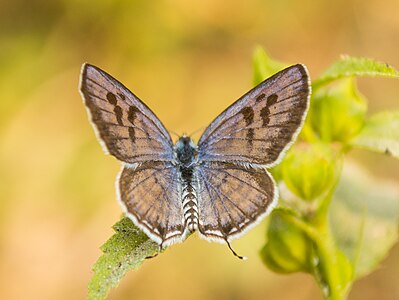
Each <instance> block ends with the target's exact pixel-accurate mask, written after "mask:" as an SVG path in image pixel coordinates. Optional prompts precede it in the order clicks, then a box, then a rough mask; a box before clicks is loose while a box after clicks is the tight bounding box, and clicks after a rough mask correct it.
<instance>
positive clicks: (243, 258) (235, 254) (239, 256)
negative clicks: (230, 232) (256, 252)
mask: <svg viewBox="0 0 399 300" xmlns="http://www.w3.org/2000/svg"><path fill="white" fill-rule="evenodd" d="M226 243H227V246H229V249H230V250H231V252H233V254H234V256H236V257H238V258H239V259H242V260H247V259H248V258H247V257H246V256H241V255H238V254H237V252H235V251H234V250H233V248H231V245H230V243H229V241H228V240H226Z"/></svg>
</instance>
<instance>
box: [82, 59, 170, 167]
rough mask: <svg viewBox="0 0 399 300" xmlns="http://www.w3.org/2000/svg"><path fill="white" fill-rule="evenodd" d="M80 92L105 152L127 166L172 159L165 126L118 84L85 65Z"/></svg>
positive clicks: (109, 77) (108, 76) (105, 74)
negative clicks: (127, 164)
mask: <svg viewBox="0 0 399 300" xmlns="http://www.w3.org/2000/svg"><path fill="white" fill-rule="evenodd" d="M80 89H81V92H82V95H83V98H84V100H85V104H86V106H87V108H88V110H89V113H90V115H91V120H92V122H93V124H94V126H95V128H96V129H97V132H98V135H99V138H100V139H101V141H102V142H103V146H105V150H106V151H107V152H109V153H110V154H112V155H113V156H115V157H116V158H118V159H119V160H121V161H124V162H128V163H136V162H142V161H150V160H154V161H171V160H173V143H172V140H171V138H170V135H169V133H168V132H167V131H166V129H165V127H164V126H163V125H162V123H161V122H160V121H159V119H158V118H157V117H156V116H155V115H154V113H153V112H152V111H151V110H150V109H149V108H148V107H147V106H146V105H145V104H144V103H143V102H142V101H141V100H140V99H139V98H137V97H136V96H135V95H134V94H133V93H132V92H130V91H129V90H128V89H127V88H126V87H124V86H123V85H122V84H121V83H120V82H119V81H117V80H116V79H114V78H113V77H112V76H111V75H108V74H107V73H105V72H104V71H102V70H100V69H98V68H97V67H94V66H92V65H89V64H85V65H83V69H82V77H81V86H80Z"/></svg>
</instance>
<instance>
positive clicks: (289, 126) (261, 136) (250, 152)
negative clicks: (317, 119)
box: [198, 65, 310, 166]
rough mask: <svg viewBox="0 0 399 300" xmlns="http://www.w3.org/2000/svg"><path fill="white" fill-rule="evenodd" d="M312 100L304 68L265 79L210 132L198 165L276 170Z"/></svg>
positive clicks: (202, 140) (203, 140)
mask: <svg viewBox="0 0 399 300" xmlns="http://www.w3.org/2000/svg"><path fill="white" fill-rule="evenodd" d="M309 95H310V85H309V76H308V73H307V70H306V68H305V67H304V66H303V65H294V66H292V67H289V68H287V69H285V70H283V71H281V72H279V73H277V74H275V75H274V76H272V77H270V78H268V79H266V80H265V81H263V82H262V83H260V84H259V85H258V86H256V87H255V88H253V89H252V90H251V91H249V92H248V93H247V94H245V95H244V96H242V97H241V98H240V99H239V100H237V101H236V102H235V103H233V104H232V105H231V106H230V107H228V108H227V109H226V110H225V111H224V112H222V113H221V114H220V115H219V116H218V117H217V118H216V119H215V120H214V121H213V122H212V123H211V124H210V125H209V126H208V128H207V129H206V130H205V132H204V133H203V135H202V136H201V138H200V140H199V142H198V152H199V153H198V160H199V161H200V162H201V161H227V162H236V163H242V164H250V165H253V166H256V165H262V166H272V165H274V164H276V163H277V162H278V161H279V159H280V158H281V157H282V155H283V154H284V152H285V151H286V150H287V148H288V147H289V146H290V145H291V143H292V141H293V140H294V139H295V138H296V136H297V135H298V133H299V131H300V129H301V128H302V125H303V121H304V118H305V116H306V112H307V110H308V106H309Z"/></svg>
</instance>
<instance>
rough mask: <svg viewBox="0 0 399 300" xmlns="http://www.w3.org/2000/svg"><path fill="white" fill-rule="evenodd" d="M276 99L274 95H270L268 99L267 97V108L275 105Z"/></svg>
mask: <svg viewBox="0 0 399 300" xmlns="http://www.w3.org/2000/svg"><path fill="white" fill-rule="evenodd" d="M277 99H278V96H277V95H276V94H272V95H270V96H269V97H267V102H266V105H267V106H268V107H270V106H272V105H274V104H276V102H277Z"/></svg>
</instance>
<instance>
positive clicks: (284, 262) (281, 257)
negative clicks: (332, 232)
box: [260, 211, 312, 273]
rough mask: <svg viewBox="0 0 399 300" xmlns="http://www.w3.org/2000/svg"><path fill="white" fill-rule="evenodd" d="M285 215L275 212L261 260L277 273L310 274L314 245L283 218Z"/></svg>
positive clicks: (281, 212) (299, 230)
mask: <svg viewBox="0 0 399 300" xmlns="http://www.w3.org/2000/svg"><path fill="white" fill-rule="evenodd" d="M284 214H287V212H283V211H274V212H273V214H272V216H271V221H270V225H269V228H268V232H267V243H266V245H265V246H264V247H263V249H262V250H261V253H260V255H261V258H262V260H263V262H264V263H265V264H266V266H267V267H268V268H269V269H271V270H273V271H274V272H277V273H292V272H300V271H302V272H308V273H310V272H311V270H312V264H311V263H312V259H311V257H312V248H311V247H312V246H311V245H312V243H311V241H310V240H309V238H308V237H307V236H306V235H305V233H304V232H303V231H302V230H301V229H299V228H298V227H297V226H295V225H294V224H292V223H289V222H288V221H287V220H286V219H284V218H283V215H284Z"/></svg>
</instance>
